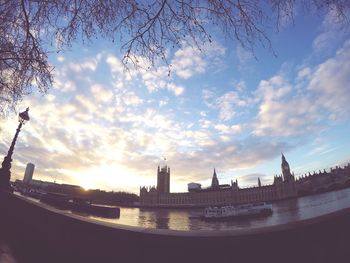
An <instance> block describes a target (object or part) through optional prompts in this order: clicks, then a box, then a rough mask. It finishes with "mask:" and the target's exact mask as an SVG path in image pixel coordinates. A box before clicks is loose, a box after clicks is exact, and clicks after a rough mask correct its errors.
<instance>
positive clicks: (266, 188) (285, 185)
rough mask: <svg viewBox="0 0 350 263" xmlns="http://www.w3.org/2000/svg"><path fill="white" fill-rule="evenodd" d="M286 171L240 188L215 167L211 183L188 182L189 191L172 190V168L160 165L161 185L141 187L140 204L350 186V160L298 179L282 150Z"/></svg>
mask: <svg viewBox="0 0 350 263" xmlns="http://www.w3.org/2000/svg"><path fill="white" fill-rule="evenodd" d="M281 169H282V175H280V176H275V177H274V181H273V184H271V185H261V183H260V179H258V186H255V187H249V188H240V187H239V186H238V181H237V180H236V181H235V182H233V181H232V180H231V185H229V184H226V185H220V184H219V180H218V178H217V175H216V172H215V169H214V174H213V178H212V183H211V186H210V187H208V188H203V189H202V188H201V185H200V184H196V183H190V184H188V190H189V191H188V192H185V193H170V168H169V167H168V166H166V165H164V166H163V167H161V168H160V167H159V166H158V170H157V187H149V188H147V187H140V206H143V207H205V206H210V205H228V204H230V205H232V204H241V203H255V202H265V201H276V200H281V199H286V198H293V197H297V196H302V195H308V194H313V193H317V192H325V191H331V190H334V189H339V188H343V187H348V186H350V164H348V165H346V166H345V167H343V168H341V167H338V166H337V167H336V168H334V169H331V170H330V172H326V171H325V170H324V171H323V172H321V171H319V172H318V173H315V172H314V173H313V174H310V173H309V174H308V175H305V176H302V177H299V178H298V179H296V178H295V176H294V173H291V171H290V167H289V164H288V162H287V161H286V158H285V156H284V155H283V154H282V163H281Z"/></svg>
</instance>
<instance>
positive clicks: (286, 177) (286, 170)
mask: <svg viewBox="0 0 350 263" xmlns="http://www.w3.org/2000/svg"><path fill="white" fill-rule="evenodd" d="M281 169H282V174H283V181H284V182H290V181H294V176H293V175H292V173H291V172H290V167H289V163H288V162H287V160H286V157H284V155H283V153H282V164H281Z"/></svg>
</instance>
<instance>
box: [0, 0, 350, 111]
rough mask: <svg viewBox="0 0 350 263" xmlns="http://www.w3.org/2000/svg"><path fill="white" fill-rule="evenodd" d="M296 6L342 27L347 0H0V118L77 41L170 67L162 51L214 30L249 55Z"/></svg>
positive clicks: (42, 82)
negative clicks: (99, 42) (55, 55)
mask: <svg viewBox="0 0 350 263" xmlns="http://www.w3.org/2000/svg"><path fill="white" fill-rule="evenodd" d="M299 6H303V7H304V10H305V11H307V12H308V11H310V12H317V13H319V14H326V13H330V14H331V15H332V16H333V18H334V22H336V23H340V24H342V25H346V26H347V25H348V16H347V14H348V12H349V10H350V1H348V0H269V1H262V0H151V1H146V0H118V1H117V0H74V1H72V0H0V113H1V112H2V113H4V112H5V111H6V110H7V109H9V108H11V107H13V106H14V105H15V104H16V102H17V101H18V100H20V99H21V98H23V96H24V95H26V94H28V93H30V92H31V91H32V90H33V89H38V90H39V91H42V92H46V91H47V89H48V88H50V87H51V85H52V81H53V80H52V70H53V68H52V66H51V65H50V64H49V62H48V54H49V52H50V51H60V50H63V49H65V48H66V47H67V46H70V45H71V44H72V43H73V42H74V41H76V40H82V41H83V42H90V41H92V40H93V39H94V38H95V37H98V36H101V37H104V38H107V39H110V40H112V41H113V42H114V41H116V40H118V42H119V43H120V45H119V48H120V49H121V51H122V52H123V53H124V57H123V63H124V64H125V65H126V64H127V63H128V62H131V63H134V64H136V65H137V64H138V63H139V58H142V60H144V59H146V60H147V61H148V62H149V64H150V65H151V66H154V64H155V62H156V61H158V60H159V59H162V60H163V61H164V63H165V64H167V65H168V66H169V70H170V65H169V63H168V60H167V57H166V54H167V48H169V47H181V45H183V43H184V42H187V43H189V44H191V45H194V46H195V47H196V48H198V49H200V47H201V46H202V44H203V43H205V42H211V41H212V37H211V35H210V28H211V27H212V26H216V27H217V28H219V29H220V30H221V31H222V32H223V34H224V35H225V36H227V37H228V38H231V39H232V40H233V41H238V42H239V43H240V45H241V46H242V47H244V48H246V49H247V50H249V51H251V52H252V53H253V54H254V50H255V49H256V46H257V45H262V46H264V47H266V48H268V49H270V50H271V51H272V53H274V51H273V48H272V44H271V42H270V39H269V37H268V36H267V34H266V31H265V30H266V28H267V27H268V26H271V25H276V28H277V30H278V29H279V28H280V26H281V25H282V24H283V23H285V22H286V21H293V19H294V14H295V10H296V8H297V7H299ZM271 14H273V15H272V16H271Z"/></svg>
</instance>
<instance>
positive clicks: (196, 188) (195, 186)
mask: <svg viewBox="0 0 350 263" xmlns="http://www.w3.org/2000/svg"><path fill="white" fill-rule="evenodd" d="M187 187H188V191H189V192H192V191H199V190H201V189H202V185H201V184H198V183H189V184H187Z"/></svg>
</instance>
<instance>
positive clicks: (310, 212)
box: [95, 188, 350, 231]
mask: <svg viewBox="0 0 350 263" xmlns="http://www.w3.org/2000/svg"><path fill="white" fill-rule="evenodd" d="M348 207H350V188H348V189H343V190H339V191H334V192H329V193H322V194H318V195H313V196H306V197H301V198H298V199H289V200H283V201H279V202H276V203H274V204H273V211H274V212H273V214H272V215H271V216H268V217H265V218H255V219H246V220H235V221H227V222H206V221H202V220H200V219H199V217H200V216H201V215H202V213H203V210H202V209H144V208H142V209H139V208H121V213H120V218H119V219H102V218H95V219H97V220H102V221H108V222H113V223H117V224H124V225H131V226H138V227H143V228H158V229H172V230H185V231H186V230H213V231H218V230H232V229H242V228H258V227H262V226H271V225H278V224H285V223H289V222H293V221H297V220H303V219H308V218H312V217H316V216H320V215H323V214H327V213H331V212H334V211H337V210H340V209H343V208H348Z"/></svg>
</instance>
